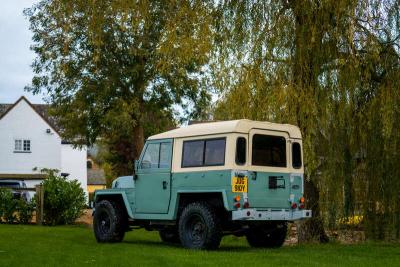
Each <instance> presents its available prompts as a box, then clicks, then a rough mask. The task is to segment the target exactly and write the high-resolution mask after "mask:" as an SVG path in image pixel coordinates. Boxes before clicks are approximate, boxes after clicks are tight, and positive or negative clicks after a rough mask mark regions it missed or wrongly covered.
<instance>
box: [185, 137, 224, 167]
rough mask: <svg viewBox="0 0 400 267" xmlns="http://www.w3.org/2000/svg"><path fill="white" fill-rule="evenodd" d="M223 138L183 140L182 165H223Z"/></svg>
mask: <svg viewBox="0 0 400 267" xmlns="http://www.w3.org/2000/svg"><path fill="white" fill-rule="evenodd" d="M224 163H225V138H218V139H208V140H194V141H185V142H183V153H182V167H183V168H185V167H202V166H223V165H224Z"/></svg>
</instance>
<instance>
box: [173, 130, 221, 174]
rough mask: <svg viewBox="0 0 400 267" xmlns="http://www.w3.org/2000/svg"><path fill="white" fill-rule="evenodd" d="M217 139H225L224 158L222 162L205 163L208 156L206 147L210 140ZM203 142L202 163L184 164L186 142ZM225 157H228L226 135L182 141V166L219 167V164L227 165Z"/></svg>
mask: <svg viewBox="0 0 400 267" xmlns="http://www.w3.org/2000/svg"><path fill="white" fill-rule="evenodd" d="M215 140H223V141H224V150H223V151H224V157H223V160H222V164H205V158H206V147H207V142H208V141H215ZM200 141H202V142H203V153H202V165H184V164H183V162H184V159H185V158H184V155H185V143H191V142H200ZM225 159H226V136H224V137H214V138H203V139H192V140H185V141H183V142H182V154H181V168H201V167H218V166H225Z"/></svg>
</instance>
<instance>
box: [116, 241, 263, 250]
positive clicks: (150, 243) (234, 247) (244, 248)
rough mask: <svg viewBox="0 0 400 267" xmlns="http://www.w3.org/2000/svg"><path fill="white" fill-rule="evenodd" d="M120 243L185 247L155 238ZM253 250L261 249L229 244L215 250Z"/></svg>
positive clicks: (158, 246) (159, 246) (155, 246)
mask: <svg viewBox="0 0 400 267" xmlns="http://www.w3.org/2000/svg"><path fill="white" fill-rule="evenodd" d="M122 243H124V244H131V245H140V246H148V247H152V248H180V249H185V248H184V247H182V245H181V244H174V243H165V242H162V241H157V240H125V241H123V242H122ZM254 250H261V249H255V248H251V247H247V246H230V245H222V246H221V247H219V248H218V249H217V250H215V251H219V252H232V251H235V252H249V251H254Z"/></svg>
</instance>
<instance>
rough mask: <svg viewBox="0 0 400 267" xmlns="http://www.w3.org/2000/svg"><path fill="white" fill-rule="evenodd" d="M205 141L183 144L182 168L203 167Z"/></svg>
mask: <svg viewBox="0 0 400 267" xmlns="http://www.w3.org/2000/svg"><path fill="white" fill-rule="evenodd" d="M203 156H204V140H200V141H185V142H183V155H182V167H200V166H202V165H203Z"/></svg>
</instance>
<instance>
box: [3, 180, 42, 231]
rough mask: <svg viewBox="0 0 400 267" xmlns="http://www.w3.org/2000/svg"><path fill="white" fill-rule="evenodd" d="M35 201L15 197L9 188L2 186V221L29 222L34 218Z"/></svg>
mask: <svg viewBox="0 0 400 267" xmlns="http://www.w3.org/2000/svg"><path fill="white" fill-rule="evenodd" d="M34 210H35V202H34V201H33V202H27V201H25V200H24V199H15V198H14V197H13V194H12V191H11V190H10V189H8V188H0V222H1V221H4V222H6V223H22V224H27V223H29V222H30V221H31V220H32V215H33V212H34Z"/></svg>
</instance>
